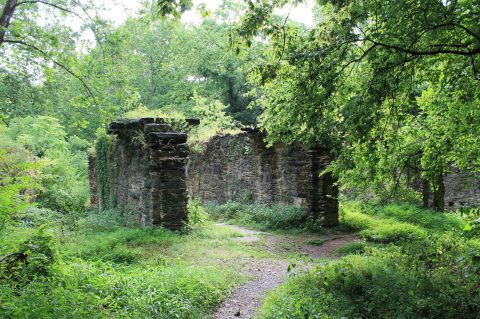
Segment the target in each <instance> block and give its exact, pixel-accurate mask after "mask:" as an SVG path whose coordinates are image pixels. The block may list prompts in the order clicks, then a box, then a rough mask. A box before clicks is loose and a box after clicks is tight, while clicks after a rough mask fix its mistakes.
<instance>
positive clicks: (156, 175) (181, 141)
mask: <svg viewBox="0 0 480 319" xmlns="http://www.w3.org/2000/svg"><path fill="white" fill-rule="evenodd" d="M187 122H188V123H189V124H191V125H197V124H198V123H199V121H198V120H194V119H189V120H187ZM107 131H108V133H109V134H111V135H113V136H114V137H115V138H114V139H113V141H112V143H111V145H110V148H109V151H108V155H107V156H108V163H109V165H108V166H109V167H108V172H107V173H108V174H107V175H108V180H109V184H110V185H111V186H110V187H109V188H108V194H106V196H99V192H100V190H99V180H98V176H97V173H96V172H95V168H96V165H95V159H94V158H90V185H91V186H90V188H91V193H92V198H91V202H92V205H97V206H100V208H102V207H106V206H110V207H112V208H116V209H119V210H121V211H128V212H132V213H133V214H134V216H135V217H136V219H137V220H138V221H139V222H140V223H141V224H143V225H162V226H166V227H168V228H171V229H180V228H182V227H183V226H184V225H185V223H186V222H187V221H188V218H187V201H188V196H187V189H186V183H185V169H186V164H187V159H188V146H187V144H186V142H187V134H186V133H182V132H174V131H172V127H171V125H169V124H167V123H165V121H164V120H163V119H153V118H142V119H132V120H122V121H115V122H112V123H111V124H110V125H109V126H108V130H107ZM102 197H106V198H105V199H103V200H102ZM102 201H109V203H111V204H110V205H107V203H102Z"/></svg>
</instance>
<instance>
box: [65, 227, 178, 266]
mask: <svg viewBox="0 0 480 319" xmlns="http://www.w3.org/2000/svg"><path fill="white" fill-rule="evenodd" d="M179 240H181V238H180V236H179V235H178V234H175V233H173V232H170V231H168V230H165V229H161V228H118V229H116V230H115V231H111V232H98V233H91V234H88V233H87V234H84V235H79V236H77V237H76V238H74V239H72V241H70V242H69V243H67V244H66V247H65V250H64V255H65V256H66V257H79V258H82V259H85V260H90V261H95V260H102V261H109V262H113V263H127V264H130V263H134V262H136V261H139V260H141V259H142V258H141V257H142V256H143V253H144V248H143V247H142V246H148V245H156V246H157V247H158V248H159V249H161V248H162V247H168V246H170V245H171V244H173V243H175V242H177V241H179Z"/></svg>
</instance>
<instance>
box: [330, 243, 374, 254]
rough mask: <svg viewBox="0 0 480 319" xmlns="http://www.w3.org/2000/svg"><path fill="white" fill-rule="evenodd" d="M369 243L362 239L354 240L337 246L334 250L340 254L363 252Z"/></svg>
mask: <svg viewBox="0 0 480 319" xmlns="http://www.w3.org/2000/svg"><path fill="white" fill-rule="evenodd" d="M367 247H369V245H368V244H367V243H366V242H364V241H354V242H351V243H347V244H345V245H343V246H342V247H340V248H338V249H337V250H336V251H335V252H336V253H337V254H339V255H341V256H345V255H352V254H363V253H365V250H366V248H367Z"/></svg>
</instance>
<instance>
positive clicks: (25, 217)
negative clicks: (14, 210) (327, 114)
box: [16, 206, 64, 227]
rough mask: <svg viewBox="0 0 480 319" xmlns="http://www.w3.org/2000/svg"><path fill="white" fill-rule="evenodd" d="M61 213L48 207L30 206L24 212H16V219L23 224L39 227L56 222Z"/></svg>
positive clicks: (61, 215) (59, 218) (59, 219)
mask: <svg viewBox="0 0 480 319" xmlns="http://www.w3.org/2000/svg"><path fill="white" fill-rule="evenodd" d="M63 217H64V215H63V214H61V213H59V212H56V211H53V210H51V209H48V208H41V207H35V206H30V207H29V208H27V209H26V210H25V211H24V212H22V213H20V214H18V215H17V216H16V219H17V220H18V222H19V223H20V224H21V225H23V226H28V227H39V226H42V225H47V224H58V223H59V222H60V221H61V220H62V218H63Z"/></svg>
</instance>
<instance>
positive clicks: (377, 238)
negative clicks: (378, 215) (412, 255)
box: [360, 223, 427, 244]
mask: <svg viewBox="0 0 480 319" xmlns="http://www.w3.org/2000/svg"><path fill="white" fill-rule="evenodd" d="M360 235H361V236H363V237H365V238H366V239H367V240H369V241H373V242H377V243H384V244H388V243H398V242H402V241H419V240H424V239H426V237H427V232H426V231H424V230H423V229H421V228H419V227H417V226H414V225H410V224H403V223H395V224H379V225H377V226H376V227H374V228H372V229H366V230H363V231H361V232H360Z"/></svg>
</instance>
